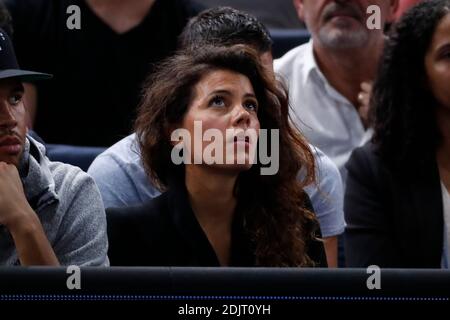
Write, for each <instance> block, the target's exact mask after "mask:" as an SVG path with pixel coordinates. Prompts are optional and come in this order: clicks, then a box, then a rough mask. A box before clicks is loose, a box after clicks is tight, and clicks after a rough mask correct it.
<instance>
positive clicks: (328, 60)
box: [313, 37, 384, 107]
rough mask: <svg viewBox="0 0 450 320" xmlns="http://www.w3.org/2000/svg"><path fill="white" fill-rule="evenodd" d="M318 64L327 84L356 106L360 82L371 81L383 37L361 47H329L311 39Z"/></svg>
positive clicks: (379, 54) (374, 73) (382, 44)
mask: <svg viewBox="0 0 450 320" xmlns="http://www.w3.org/2000/svg"><path fill="white" fill-rule="evenodd" d="M313 43H314V55H315V59H316V61H317V64H318V66H319V68H320V70H321V72H322V73H323V75H324V76H325V78H326V79H327V81H328V82H329V83H330V85H331V86H332V87H333V88H334V89H336V90H337V91H338V92H339V93H341V94H342V95H343V96H344V97H346V98H347V99H348V100H349V101H350V102H351V103H352V104H353V105H354V106H355V107H357V106H358V93H359V92H360V91H361V83H362V82H367V81H369V82H370V81H373V79H374V78H375V75H376V72H377V67H378V62H379V59H380V57H381V55H382V51H383V46H384V38H383V37H380V38H379V39H378V40H377V41H375V42H374V43H373V44H370V45H366V46H364V47H361V48H352V49H340V50H337V49H329V48H326V47H323V46H321V44H320V43H319V42H318V41H314V42H313Z"/></svg>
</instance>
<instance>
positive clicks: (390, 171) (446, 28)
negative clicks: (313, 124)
mask: <svg viewBox="0 0 450 320" xmlns="http://www.w3.org/2000/svg"><path fill="white" fill-rule="evenodd" d="M371 107H372V108H373V109H372V110H373V121H374V130H375V134H374V138H373V141H372V142H371V143H369V144H367V145H366V146H364V147H362V148H360V149H357V150H355V151H354V152H353V155H352V157H351V159H350V161H349V162H348V164H347V168H348V172H349V175H348V183H347V190H346V196H345V214H346V221H347V230H346V248H345V249H346V257H347V264H348V265H349V266H352V267H363V266H368V265H372V264H375V265H378V266H380V267H404V268H413V267H416V268H441V267H444V268H448V267H449V257H450V250H449V243H448V241H449V240H450V196H449V192H450V0H430V1H424V2H423V3H421V4H418V5H417V6H415V7H413V8H412V9H411V10H410V11H408V12H407V13H406V14H405V16H403V18H402V19H401V20H400V22H399V23H398V24H397V25H396V26H394V29H393V30H392V33H391V34H390V39H389V40H388V43H387V45H386V48H385V53H384V58H383V61H382V63H381V66H380V70H379V75H378V78H377V80H376V83H375V85H374V91H373V96H372V100H371Z"/></svg>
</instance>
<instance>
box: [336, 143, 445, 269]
mask: <svg viewBox="0 0 450 320" xmlns="http://www.w3.org/2000/svg"><path fill="white" fill-rule="evenodd" d="M418 156H420V155H418ZM405 166H406V164H404V165H403V167H404V168H406V167H405ZM393 168H394V167H392V166H391V165H388V163H387V162H385V161H384V160H382V159H381V158H380V157H379V156H378V154H377V152H376V148H375V146H374V145H373V144H372V143H368V144H366V145H365V146H364V147H362V148H358V149H356V150H355V151H354V152H353V154H352V156H351V158H350V160H349V162H348V163H347V169H348V177H347V185H346V194H345V208H344V211H345V220H346V222H347V229H346V233H345V253H346V260H347V261H346V262H347V265H348V266H349V267H367V266H369V265H378V266H380V267H393V268H440V267H441V258H442V253H443V232H444V231H443V230H444V229H443V228H444V220H443V219H444V218H443V204H442V191H441V185H440V177H439V170H438V167H437V164H436V162H435V161H431V160H430V161H428V163H426V164H424V165H423V166H422V167H416V168H414V170H411V169H408V170H406V169H402V168H397V169H393Z"/></svg>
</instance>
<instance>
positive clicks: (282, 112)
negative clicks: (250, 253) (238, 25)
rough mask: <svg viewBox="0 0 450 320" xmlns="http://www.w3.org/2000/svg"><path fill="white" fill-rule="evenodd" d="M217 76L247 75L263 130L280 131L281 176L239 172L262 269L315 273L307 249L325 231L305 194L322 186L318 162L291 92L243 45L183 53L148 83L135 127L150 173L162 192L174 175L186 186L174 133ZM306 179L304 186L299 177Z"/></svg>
mask: <svg viewBox="0 0 450 320" xmlns="http://www.w3.org/2000/svg"><path fill="white" fill-rule="evenodd" d="M217 70H229V71H233V72H237V73H240V74H242V75H245V76H246V77H247V78H248V79H249V80H250V82H251V84H252V86H253V89H254V91H255V95H256V97H257V100H258V104H259V109H258V119H259V122H260V126H261V129H269V130H270V129H278V130H279V133H280V134H279V136H280V141H279V161H280V163H279V170H278V173H276V174H275V175H271V176H268V175H266V176H265V175H261V174H260V169H261V167H262V164H261V163H260V162H259V161H257V162H256V164H254V165H253V166H252V168H251V169H250V170H247V171H244V172H241V173H240V175H239V177H238V180H237V183H236V188H235V196H236V199H237V202H238V208H239V209H238V210H239V213H240V214H243V217H244V219H245V227H246V231H247V232H248V234H249V236H250V238H251V240H252V243H253V245H254V247H255V256H256V264H257V265H258V266H266V267H298V266H313V265H314V261H312V260H311V259H310V257H309V256H308V255H307V243H309V242H311V241H313V240H315V232H316V229H317V226H318V224H317V220H316V218H315V215H314V214H313V213H312V212H310V211H309V210H308V209H307V207H308V205H307V203H308V202H309V199H308V196H307V195H306V193H305V192H304V188H305V187H306V186H307V185H309V184H311V183H315V161H314V156H313V154H312V152H311V150H310V147H309V144H308V143H307V141H306V140H305V138H304V137H303V136H302V135H301V134H300V132H299V131H298V130H297V129H295V128H294V127H293V126H292V125H291V122H290V119H289V102H288V93H287V90H286V89H285V88H284V87H283V86H282V85H281V83H280V82H278V81H277V80H275V78H274V77H273V75H270V74H269V73H268V72H267V71H265V70H264V69H263V67H262V66H261V63H260V60H259V57H258V54H257V52H256V51H254V50H252V49H251V48H249V47H246V46H243V45H236V46H232V47H228V48H225V47H206V48H203V49H202V50H201V52H189V51H184V52H179V53H178V54H176V55H175V56H173V57H171V58H169V59H167V60H166V61H164V62H163V63H162V64H161V65H160V66H159V68H158V70H157V71H156V72H155V73H154V74H152V75H151V76H150V77H149V78H148V79H147V81H146V83H145V85H144V90H143V97H142V101H141V105H140V108H139V114H138V118H137V120H136V124H135V129H136V134H137V137H138V141H139V145H140V149H141V154H142V159H143V164H144V167H145V169H146V172H147V174H148V175H149V176H150V178H151V180H152V181H153V183H154V184H155V186H157V187H158V188H159V189H160V190H162V191H163V190H166V189H167V188H168V181H169V179H171V178H172V177H173V176H177V178H179V179H184V175H183V173H184V165H179V166H177V165H175V164H174V163H173V162H172V161H171V150H172V148H173V146H172V144H171V143H170V132H171V128H172V129H173V127H174V125H175V126H176V125H177V124H178V123H181V120H182V119H183V117H184V115H185V113H186V111H187V110H188V108H189V105H190V102H191V101H192V100H193V98H194V97H193V95H194V90H193V89H194V86H195V85H196V84H197V83H198V82H199V81H200V80H201V79H202V77H204V76H205V75H207V74H208V73H210V72H212V71H217ZM269 145H270V141H269ZM268 150H271V148H270V146H269V149H268ZM299 172H302V177H303V179H299V178H298V175H299Z"/></svg>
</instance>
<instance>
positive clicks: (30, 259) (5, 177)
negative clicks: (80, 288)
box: [0, 162, 59, 266]
mask: <svg viewBox="0 0 450 320" xmlns="http://www.w3.org/2000/svg"><path fill="white" fill-rule="evenodd" d="M0 224H3V225H4V226H5V227H6V228H7V229H8V230H9V232H10V233H11V235H12V237H13V240H14V244H15V246H16V250H17V254H18V257H19V260H20V263H21V264H22V265H23V266H29V265H48V266H58V265H59V262H58V259H57V258H56V255H55V252H54V251H53V249H52V247H51V245H50V243H49V241H48V239H47V236H46V235H45V232H44V229H43V227H42V224H41V222H40V221H39V218H38V216H37V215H36V213H35V212H34V211H33V209H32V208H31V207H30V205H29V204H28V201H27V199H26V197H25V193H24V190H23V186H22V182H21V180H20V177H19V173H18V171H17V168H16V167H15V166H14V165H11V164H6V163H4V162H0Z"/></svg>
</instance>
